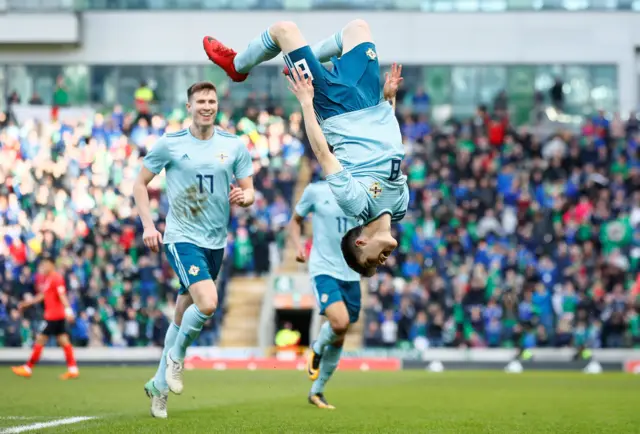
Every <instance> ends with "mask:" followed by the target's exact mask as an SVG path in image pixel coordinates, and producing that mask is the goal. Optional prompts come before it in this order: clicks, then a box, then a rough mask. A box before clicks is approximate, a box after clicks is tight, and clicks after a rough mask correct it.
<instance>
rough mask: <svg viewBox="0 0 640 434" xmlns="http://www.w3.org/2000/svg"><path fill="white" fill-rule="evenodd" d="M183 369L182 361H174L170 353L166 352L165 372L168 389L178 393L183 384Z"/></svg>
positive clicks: (180, 391)
mask: <svg viewBox="0 0 640 434" xmlns="http://www.w3.org/2000/svg"><path fill="white" fill-rule="evenodd" d="M183 370H184V363H183V362H176V361H175V360H173V359H172V358H171V353H169V354H167V372H166V374H165V376H166V380H167V384H168V385H169V390H170V391H172V392H173V393H175V394H176V395H180V394H181V393H182V389H184V384H183V383H182V371H183Z"/></svg>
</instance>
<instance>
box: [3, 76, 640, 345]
mask: <svg viewBox="0 0 640 434" xmlns="http://www.w3.org/2000/svg"><path fill="white" fill-rule="evenodd" d="M563 88H564V86H563V83H562V82H561V81H560V80H559V79H558V80H556V82H555V83H553V84H551V85H550V86H549V89H548V92H544V93H543V92H537V93H536V94H535V95H534V99H533V103H532V104H531V105H530V106H529V110H528V111H526V113H524V115H523V112H522V110H519V111H518V116H519V121H518V122H517V124H518V125H517V126H516V122H515V121H514V120H513V118H512V117H511V114H512V113H513V110H511V103H510V99H509V97H510V95H508V94H507V93H506V92H505V91H503V90H499V91H497V92H496V93H495V94H493V95H491V98H489V101H488V104H487V105H480V106H478V107H477V110H476V111H475V113H473V114H472V115H471V116H468V115H460V116H456V115H457V114H456V113H455V112H454V113H452V115H453V116H452V117H450V118H448V119H447V120H446V122H443V121H442V120H438V121H436V120H435V119H434V117H435V116H434V114H433V110H432V99H431V97H430V94H429V89H425V88H422V87H416V88H413V87H410V86H409V87H408V88H407V89H405V90H404V91H403V94H402V95H400V96H399V101H400V104H399V107H398V112H397V116H398V119H399V121H400V125H401V128H402V133H403V137H404V142H405V146H406V149H407V158H406V160H405V163H404V164H405V165H404V171H405V173H406V174H407V176H408V182H409V186H410V190H411V204H410V211H409V212H408V213H407V217H406V218H405V220H404V221H402V222H401V223H399V224H398V225H396V226H395V227H394V231H395V232H396V234H397V237H398V239H399V242H400V246H399V248H398V250H397V251H396V253H395V254H394V255H393V256H392V257H391V258H390V259H389V261H388V263H387V265H386V266H385V267H384V268H382V269H380V272H379V273H378V275H377V276H375V277H374V278H373V279H371V280H370V282H369V289H370V293H369V294H368V296H367V297H366V306H365V310H364V312H363V315H362V317H363V318H364V320H365V344H366V345H367V346H370V347H388V348H392V347H396V346H401V347H407V348H408V347H416V348H427V347H441V346H448V347H466V346H472V347H483V346H488V347H511V346H521V347H524V348H531V347H564V346H575V347H583V346H584V347H594V348H595V347H628V346H636V345H639V344H640V320H639V318H638V313H637V312H638V307H640V304H639V303H638V300H640V299H638V295H640V280H638V281H636V276H637V275H638V271H639V268H638V267H639V262H640V261H639V258H640V226H639V224H640V153H639V152H638V151H639V146H640V127H639V122H638V119H637V118H636V115H635V113H632V114H630V115H628V116H625V117H624V118H623V117H621V116H620V115H619V114H611V113H604V112H596V113H594V114H593V115H589V116H582V117H580V118H579V120H578V121H577V120H576V119H577V118H576V117H575V116H572V117H567V118H566V119H565V120H562V117H561V114H562V113H563V111H564V106H565V101H564V99H565V92H564V91H563ZM47 98H48V97H47ZM21 100H29V103H30V104H31V106H32V107H33V106H38V105H39V104H41V103H42V101H41V99H40V96H39V95H38V94H33V95H30V96H23V95H20V94H19V93H18V92H14V93H11V94H10V95H9V100H8V101H7V107H8V111H7V112H6V113H0V235H1V238H0V345H4V346H10V347H18V346H26V345H30V342H31V339H32V336H33V332H34V331H36V330H38V328H39V327H40V326H41V321H40V318H41V312H39V309H40V308H39V307H35V308H32V309H30V310H29V311H27V312H26V313H25V315H24V317H21V316H20V315H19V314H18V312H17V310H16V309H15V307H16V305H17V303H18V301H19V300H21V299H25V298H29V297H32V296H33V293H34V286H33V278H34V273H35V272H36V270H35V269H34V265H33V264H34V259H35V258H37V256H38V254H40V253H41V252H43V251H47V252H50V253H51V254H53V255H54V256H55V257H56V258H57V263H58V266H59V267H60V269H61V270H62V272H63V273H64V275H65V279H66V281H67V286H68V289H69V293H70V298H71V301H72V304H73V307H74V309H75V311H76V312H77V313H78V319H77V320H76V322H75V324H74V325H73V328H72V330H71V334H72V339H73V341H74V342H75V344H76V345H79V346H86V345H89V346H145V345H162V342H163V340H164V333H165V330H166V327H167V326H168V324H169V319H168V318H170V317H171V315H172V311H173V300H174V299H175V295H176V292H177V289H178V286H179V283H178V280H177V278H176V276H175V275H174V274H173V273H172V271H171V270H170V268H169V266H168V264H167V262H166V261H164V260H162V259H161V256H159V255H154V254H151V253H150V252H149V251H147V250H146V249H145V248H144V247H143V246H142V245H141V240H140V237H139V234H140V233H141V227H140V222H139V219H138V218H137V215H136V211H135V208H134V207H133V202H132V199H131V193H132V183H133V180H134V178H135V176H136V175H137V170H138V167H139V164H140V159H141V158H142V157H143V156H144V155H145V154H146V152H147V151H148V149H150V148H151V147H152V146H153V144H154V142H155V141H156V140H157V138H158V137H159V136H161V135H162V134H163V133H164V132H172V131H176V130H179V129H181V128H184V127H185V126H187V125H188V124H189V119H186V118H185V115H184V113H183V112H181V111H180V110H176V111H166V110H160V109H159V108H158V106H157V105H155V104H154V102H155V95H154V90H153V89H151V88H150V87H148V86H147V83H145V82H144V81H143V82H141V83H140V85H139V87H138V88H137V89H136V91H135V93H134V95H133V102H134V104H133V105H132V106H131V107H130V108H127V109H125V108H123V107H122V106H119V105H116V106H114V107H113V108H112V109H110V110H108V111H104V112H100V113H94V112H91V113H90V114H87V113H85V112H78V113H77V116H72V117H69V116H67V117H65V119H64V120H63V121H62V120H61V121H58V120H55V119H56V118H57V117H59V116H58V115H59V113H60V111H61V110H64V109H65V108H68V107H69V105H70V104H69V98H68V94H67V91H66V90H65V81H64V78H62V77H61V78H59V79H58V80H57V82H56V87H55V91H54V94H53V96H52V97H51V104H53V110H52V113H50V114H47V116H44V117H41V116H25V115H24V113H20V112H19V111H18V110H15V111H13V110H12V107H16V108H17V105H18V103H20V101H21ZM222 101H223V103H222V107H223V109H224V111H222V112H221V113H220V114H219V118H218V124H219V125H220V128H223V129H226V130H228V131H230V132H233V133H236V134H238V135H239V136H240V137H241V138H242V140H243V141H244V142H245V143H246V145H247V146H248V148H249V149H250V152H251V155H252V157H253V163H254V170H255V174H256V175H255V183H256V189H257V190H258V191H259V194H258V198H257V200H256V204H255V205H254V206H253V207H251V208H249V209H247V210H241V209H233V210H232V216H231V220H230V233H229V245H228V248H227V254H226V257H225V258H226V259H225V262H224V266H223V270H222V273H221V276H220V278H219V281H218V283H219V288H220V298H221V301H220V305H221V306H224V295H225V288H226V283H227V282H228V279H229V278H230V277H231V276H233V275H237V274H256V275H264V274H266V273H268V272H269V271H270V270H271V269H272V268H273V267H274V266H276V265H277V264H278V263H279V262H280V261H281V257H282V252H283V249H284V245H285V238H286V234H285V232H284V231H283V227H284V225H285V224H286V222H287V221H288V219H289V218H290V210H291V207H292V200H293V198H294V188H295V183H296V174H297V173H298V170H299V167H300V165H301V164H302V163H303V161H306V160H305V159H304V158H303V157H305V156H307V157H309V156H310V151H309V147H308V146H307V145H306V139H305V137H304V131H303V130H302V129H301V117H300V114H299V113H297V112H295V111H292V110H290V108H288V106H287V105H286V104H285V105H283V106H281V105H279V104H278V103H277V102H274V101H273V100H272V99H271V98H270V97H268V96H265V97H257V96H256V95H253V94H250V95H248V96H247V97H246V98H243V99H242V102H241V103H240V104H238V103H235V104H225V103H224V102H225V98H223V100H222ZM283 107H287V110H286V111H285V109H284V108H283ZM71 108H73V107H71ZM43 119H46V120H43ZM51 119H54V120H51ZM60 119H62V118H60ZM312 164H313V165H314V168H315V172H316V176H318V173H319V171H318V167H317V164H315V163H313V162H312ZM151 187H152V193H151V199H152V200H151V203H152V208H153V211H154V213H155V216H156V218H157V221H158V226H159V229H160V230H162V228H163V221H164V216H165V215H166V212H167V206H168V204H167V202H166V197H165V195H164V194H163V189H164V179H163V178H162V177H159V178H156V180H154V182H153V183H152V184H151ZM223 316H224V312H223V309H222V310H221V312H220V314H219V315H216V316H215V318H214V319H213V320H211V322H210V323H209V324H207V326H206V327H205V329H204V331H203V333H202V335H201V336H200V338H199V340H198V342H197V344H199V345H212V344H215V342H216V341H217V339H218V332H219V328H220V327H219V326H220V323H221V320H222V318H223Z"/></svg>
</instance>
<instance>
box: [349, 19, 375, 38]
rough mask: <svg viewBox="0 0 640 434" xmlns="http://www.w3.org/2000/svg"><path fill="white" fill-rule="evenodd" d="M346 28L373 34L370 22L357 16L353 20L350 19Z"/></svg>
mask: <svg viewBox="0 0 640 434" xmlns="http://www.w3.org/2000/svg"><path fill="white" fill-rule="evenodd" d="M345 30H349V31H352V32H363V33H367V34H371V29H370V28H369V23H367V22H366V21H365V20H363V19H362V18H356V19H355V20H353V21H350V22H349V24H347V25H346V27H345Z"/></svg>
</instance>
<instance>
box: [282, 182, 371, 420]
mask: <svg viewBox="0 0 640 434" xmlns="http://www.w3.org/2000/svg"><path fill="white" fill-rule="evenodd" d="M310 213H313V217H312V224H313V245H312V248H311V255H310V256H309V274H310V275H311V284H312V285H313V289H314V292H315V294H316V301H317V303H318V305H319V307H320V314H321V315H324V316H326V317H327V319H328V321H327V322H325V323H324V324H323V325H322V327H321V328H320V335H319V336H318V339H317V340H316V341H315V342H314V343H313V345H312V347H311V348H312V351H313V353H312V357H310V358H309V361H308V365H307V371H308V374H309V378H310V379H311V380H314V381H313V385H312V386H311V391H310V392H309V403H311V404H313V405H315V406H317V407H319V408H326V409H333V408H334V406H333V405H331V404H329V403H328V402H327V400H326V399H325V397H324V387H325V385H326V383H327V381H329V379H330V378H331V376H332V375H333V372H334V371H335V370H336V368H337V367H338V362H339V360H340V354H341V353H342V345H343V344H344V338H345V335H346V333H347V330H348V328H349V325H350V324H353V323H355V322H356V321H358V316H359V315H360V299H361V297H360V275H359V274H358V273H356V272H355V271H353V270H351V269H350V268H349V266H348V265H347V264H346V262H345V261H344V258H343V257H342V254H340V240H342V237H343V235H344V234H345V233H346V232H347V231H349V230H350V229H351V228H353V227H355V226H357V221H356V219H355V218H353V217H348V216H346V215H345V213H344V211H342V209H340V207H339V206H338V203H337V202H336V200H335V199H334V198H333V195H332V194H331V188H330V187H329V184H328V183H327V182H326V181H321V182H316V183H313V184H309V185H308V186H307V187H306V188H305V189H304V193H302V198H301V199H300V201H299V202H298V204H297V205H296V209H295V213H294V215H293V218H292V219H291V222H290V223H289V235H290V236H291V239H292V241H293V243H294V245H295V247H296V251H297V255H296V260H297V261H298V262H306V260H307V258H306V254H305V249H304V246H303V245H302V242H301V239H300V230H301V224H302V222H303V220H304V218H305V217H306V216H307V215H308V214H310ZM314 364H315V365H314Z"/></svg>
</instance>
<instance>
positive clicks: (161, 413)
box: [144, 379, 169, 419]
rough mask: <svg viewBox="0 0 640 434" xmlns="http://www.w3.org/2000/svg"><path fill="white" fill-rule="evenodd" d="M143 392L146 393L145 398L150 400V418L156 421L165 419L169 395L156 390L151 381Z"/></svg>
mask: <svg viewBox="0 0 640 434" xmlns="http://www.w3.org/2000/svg"><path fill="white" fill-rule="evenodd" d="M144 391H145V392H146V393H147V396H148V397H149V398H151V416H153V417H156V418H158V419H166V418H167V400H168V399H169V395H168V394H167V393H163V392H161V391H160V390H158V388H157V387H156V386H155V385H154V384H153V379H151V380H149V382H148V383H147V384H145V386H144Z"/></svg>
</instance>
